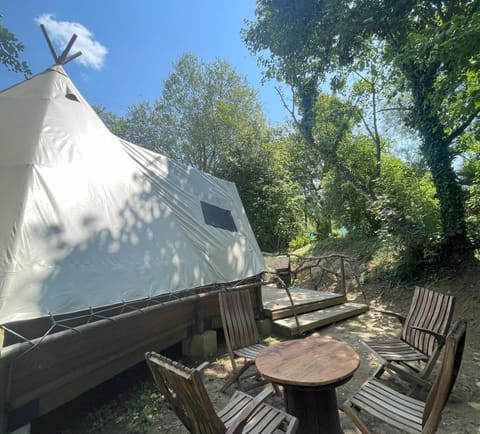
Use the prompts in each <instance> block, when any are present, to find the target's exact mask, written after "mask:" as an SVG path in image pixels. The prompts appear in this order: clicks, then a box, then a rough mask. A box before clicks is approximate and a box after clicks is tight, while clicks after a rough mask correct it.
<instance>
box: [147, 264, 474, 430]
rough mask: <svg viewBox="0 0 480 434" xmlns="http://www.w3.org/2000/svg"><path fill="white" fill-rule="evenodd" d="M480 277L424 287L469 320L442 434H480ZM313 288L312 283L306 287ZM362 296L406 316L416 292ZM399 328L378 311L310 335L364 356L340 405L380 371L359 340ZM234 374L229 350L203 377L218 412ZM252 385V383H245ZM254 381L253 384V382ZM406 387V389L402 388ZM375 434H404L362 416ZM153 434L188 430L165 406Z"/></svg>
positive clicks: (345, 424) (374, 291)
mask: <svg viewBox="0 0 480 434" xmlns="http://www.w3.org/2000/svg"><path fill="white" fill-rule="evenodd" d="M479 277H480V272H479V270H478V269H468V270H464V271H462V272H461V273H458V275H454V274H452V275H451V276H448V277H444V278H442V279H441V280H432V281H430V282H423V283H422V284H423V285H424V286H426V287H429V288H432V289H433V288H436V289H437V290H440V291H442V292H445V293H450V294H453V295H455V297H456V306H455V314H454V318H464V319H466V320H467V322H468V324H467V327H468V329H467V340H466V347H465V352H464V356H463V361H462V367H461V370H460V374H459V377H458V379H457V382H456V385H455V388H454V389H453V392H452V394H451V396H450V400H449V402H448V403H447V406H446V407H445V409H444V411H443V417H442V422H441V425H440V428H439V430H438V433H440V434H446V433H449V434H451V433H464V434H467V433H468V434H473V433H480V333H479V325H480V291H479V290H480V279H479ZM304 283H305V284H306V285H305V286H308V282H304ZM363 292H364V293H365V296H366V297H367V300H368V301H369V302H370V306H371V307H372V308H376V309H384V310H392V311H395V312H400V313H406V311H407V309H408V307H409V305H410V300H411V295H412V292H413V287H412V288H405V290H403V291H397V292H395V293H392V291H391V290H388V289H387V288H384V287H382V286H381V285H379V284H378V283H376V284H370V285H366V286H364V287H363ZM349 300H351V301H358V302H361V301H362V300H363V295H362V294H361V292H359V291H355V292H351V293H350V294H349ZM399 332H400V325H399V323H398V321H396V320H395V319H394V318H392V317H387V316H385V315H382V314H381V313H379V312H375V311H374V310H373V309H371V310H370V311H368V312H366V313H364V314H362V315H360V316H358V317H355V318H352V319H348V320H345V321H341V322H339V323H337V324H333V325H330V326H328V327H325V328H321V329H319V330H316V331H314V332H313V333H310V334H309V335H308V336H307V338H308V337H309V336H322V337H330V338H333V339H337V340H341V341H344V342H348V343H349V344H350V345H351V346H352V347H353V348H354V349H355V350H356V351H357V352H358V353H359V355H360V359H361V364H360V368H359V369H358V371H357V372H356V373H355V375H354V376H353V378H352V380H350V381H349V382H348V383H346V384H344V385H342V386H340V387H339V388H338V389H337V399H338V402H339V403H341V402H343V401H344V400H345V399H346V398H347V397H348V396H350V395H351V394H353V393H354V392H355V391H356V390H358V388H359V387H360V386H361V384H362V383H363V382H364V381H366V380H367V379H368V378H369V377H370V376H371V375H372V374H373V372H374V371H375V369H376V367H378V362H377V360H376V359H375V358H374V357H373V356H372V355H371V353H369V351H368V350H367V349H366V348H365V347H364V346H363V345H361V344H359V342H358V340H359V339H360V338H362V339H369V338H373V337H375V336H378V335H380V334H381V335H390V336H398V335H399ZM276 341H278V339H277V338H271V337H270V338H267V339H266V343H267V344H269V345H272V344H274V343H275V342H276ZM230 371H231V366H230V361H229V358H228V357H227V355H226V354H225V349H224V347H222V348H220V349H219V355H218V357H217V358H215V359H214V360H212V362H211V363H210V365H209V366H208V367H207V368H206V369H205V370H204V371H203V372H204V381H205V384H206V387H207V390H208V392H209V394H210V396H211V397H212V400H213V402H214V405H215V407H217V408H221V407H222V406H223V405H224V404H225V403H226V402H228V399H229V396H230V395H231V394H232V393H233V392H234V387H231V388H230V389H229V390H227V392H226V393H221V392H220V388H221V386H222V385H223V383H224V381H225V378H226V377H227V376H228V375H229V373H230ZM246 381H247V382H248V381H250V380H246ZM253 381H254V380H253ZM387 381H390V382H393V386H394V387H395V386H397V387H399V388H400V389H401V387H402V384H401V383H398V384H397V383H396V382H395V381H393V379H388V378H387ZM403 386H404V384H403ZM268 401H269V402H270V403H272V404H273V405H276V406H278V407H282V406H283V401H282V398H281V397H278V396H276V395H274V396H273V397H270V398H269V399H268ZM362 417H363V418H364V420H365V422H366V423H367V426H368V427H369V428H370V429H371V431H372V433H389V434H390V433H392V434H393V433H400V432H401V431H398V430H395V429H393V428H391V427H390V426H387V425H385V424H382V423H378V422H376V421H375V420H374V419H372V418H369V417H368V415H362ZM340 420H341V424H342V428H343V429H344V432H345V433H346V434H351V433H356V432H358V431H357V430H356V428H355V427H354V425H353V424H352V422H351V421H350V420H349V419H348V418H347V417H346V416H345V415H344V414H343V413H341V414H340ZM149 432H150V433H151V434H153V433H187V430H186V429H185V428H184V427H183V426H182V425H181V424H180V423H179V421H178V419H177V418H176V416H175V414H174V413H173V412H172V411H171V410H170V409H168V408H167V407H166V406H164V407H163V408H162V409H161V414H160V415H159V418H158V424H156V426H155V427H153V428H152V429H151V430H150V431H149Z"/></svg>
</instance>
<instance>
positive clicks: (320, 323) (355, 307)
mask: <svg viewBox="0 0 480 434" xmlns="http://www.w3.org/2000/svg"><path fill="white" fill-rule="evenodd" d="M367 310H368V306H367V305H366V304H359V303H345V304H342V305H337V306H332V307H329V308H326V309H322V310H319V311H315V312H308V313H304V314H301V315H298V320H299V323H300V333H304V332H307V331H310V330H313V329H316V328H319V327H324V326H326V325H329V324H332V323H334V322H337V321H341V320H343V319H346V318H350V317H352V316H356V315H360V314H361V313H363V312H366V311H367ZM273 331H274V332H275V333H278V334H279V335H281V336H285V337H292V336H294V335H296V334H297V323H296V321H295V318H294V317H290V318H283V319H279V320H276V321H273Z"/></svg>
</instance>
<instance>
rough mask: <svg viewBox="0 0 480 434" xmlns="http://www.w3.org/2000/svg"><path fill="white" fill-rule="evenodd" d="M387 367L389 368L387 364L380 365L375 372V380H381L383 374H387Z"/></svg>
mask: <svg viewBox="0 0 480 434" xmlns="http://www.w3.org/2000/svg"><path fill="white" fill-rule="evenodd" d="M386 367H387V366H386V364H385V363H384V364H382V365H380V367H379V368H378V369H377V370H376V371H375V372H374V374H373V376H374V377H375V378H380V377H381V376H382V375H383V373H384V372H385V369H386Z"/></svg>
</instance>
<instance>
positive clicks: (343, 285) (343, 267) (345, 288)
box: [340, 256, 347, 298]
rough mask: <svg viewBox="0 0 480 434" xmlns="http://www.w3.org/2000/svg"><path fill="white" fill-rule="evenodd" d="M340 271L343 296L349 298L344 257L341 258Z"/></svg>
mask: <svg viewBox="0 0 480 434" xmlns="http://www.w3.org/2000/svg"><path fill="white" fill-rule="evenodd" d="M340 269H341V272H342V288H343V295H344V296H345V298H346V297H347V282H346V280H345V262H344V257H343V256H340Z"/></svg>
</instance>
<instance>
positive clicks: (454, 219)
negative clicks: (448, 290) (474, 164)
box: [413, 74, 473, 263]
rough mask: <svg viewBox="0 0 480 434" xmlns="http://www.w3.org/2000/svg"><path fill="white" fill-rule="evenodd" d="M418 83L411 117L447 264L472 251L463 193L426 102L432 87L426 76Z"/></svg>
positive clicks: (441, 127) (444, 138)
mask: <svg viewBox="0 0 480 434" xmlns="http://www.w3.org/2000/svg"><path fill="white" fill-rule="evenodd" d="M421 81H422V83H421V84H420V83H417V86H414V92H413V96H414V102H415V109H414V117H415V118H416V119H415V121H416V123H417V126H418V131H419V133H420V135H421V137H422V146H421V151H422V154H423V156H424V158H425V160H426V163H427V165H428V167H429V168H430V171H431V173H432V177H433V183H434V185H435V188H436V191H437V197H438V200H439V202H440V217H441V222H442V232H443V234H442V235H443V238H444V242H443V245H442V252H441V253H442V259H443V260H444V261H445V262H447V263H449V262H450V263H451V262H458V261H459V260H461V259H463V258H465V257H468V256H470V255H471V254H472V252H473V250H472V246H471V243H470V242H469V240H468V238H467V225H466V213H465V205H464V193H463V191H462V188H461V186H460V184H459V182H458V179H457V176H456V173H455V171H454V169H453V165H452V162H453V155H452V152H451V150H450V145H451V141H450V139H449V138H448V136H447V135H446V134H445V128H444V125H443V124H442V122H441V120H440V118H439V116H438V114H437V113H438V110H437V109H436V108H435V107H434V105H433V104H431V102H430V99H429V95H432V94H433V93H431V92H433V86H432V87H431V88H429V85H431V84H432V83H429V82H428V81H429V80H428V74H425V75H424V76H423V77H422V79H421ZM415 121H414V122H415Z"/></svg>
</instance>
